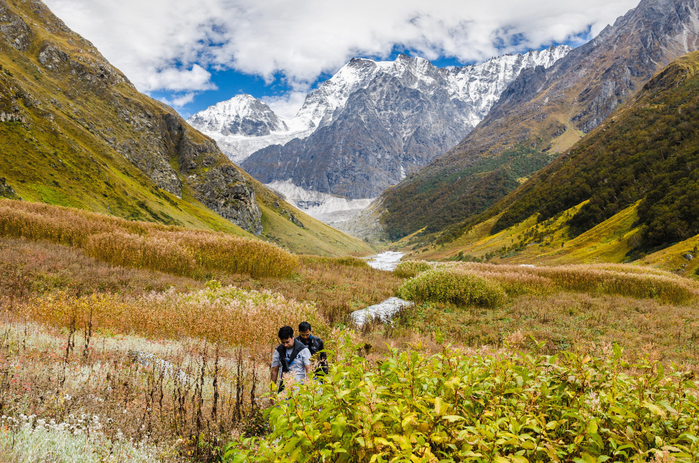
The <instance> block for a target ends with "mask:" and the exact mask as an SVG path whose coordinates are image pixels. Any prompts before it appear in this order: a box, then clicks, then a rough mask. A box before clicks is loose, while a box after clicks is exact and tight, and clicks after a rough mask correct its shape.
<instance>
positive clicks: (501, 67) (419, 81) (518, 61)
mask: <svg viewBox="0 0 699 463" xmlns="http://www.w3.org/2000/svg"><path fill="white" fill-rule="evenodd" d="M571 50H572V48H571V47H569V46H567V45H562V46H552V47H551V48H549V49H546V50H541V51H530V52H528V53H525V54H517V55H504V56H500V57H498V58H493V59H491V60H489V61H486V62H485V63H482V64H478V65H470V66H464V67H454V68H442V69H440V68H437V67H436V66H434V65H433V64H432V63H430V62H429V61H428V60H426V59H424V58H420V57H415V58H411V57H410V56H408V55H405V54H400V55H398V57H397V58H396V59H395V60H394V61H372V60H369V59H357V58H355V59H352V60H351V61H350V62H349V63H347V64H346V65H345V66H343V67H342V68H341V69H340V70H339V71H338V72H337V73H336V74H335V75H334V76H333V77H332V78H330V79H328V80H327V81H325V82H324V83H323V84H322V85H321V86H320V87H318V89H316V90H314V91H313V92H311V93H310V94H309V95H308V96H307V97H306V101H305V102H304V105H303V107H302V108H301V109H300V110H299V112H298V114H297V115H296V118H295V124H301V125H304V126H305V127H315V128H317V127H322V126H326V125H329V124H330V123H332V122H333V121H334V120H336V119H337V117H338V110H341V109H342V108H344V106H345V104H346V103H347V100H348V99H349V97H350V95H352V94H353V93H354V92H356V91H357V90H360V89H364V88H367V87H369V85H370V84H371V83H372V82H373V81H374V79H376V78H378V77H379V76H391V77H394V78H396V79H398V80H400V81H401V84H402V85H404V86H405V87H408V88H413V89H417V90H420V91H422V92H425V93H428V94H429V93H432V92H434V91H436V90H438V89H441V88H447V89H448V92H449V94H450V97H451V98H452V99H456V100H459V101H460V102H463V103H466V105H468V106H472V107H473V112H472V114H470V115H469V116H468V117H466V118H465V120H466V121H467V123H468V124H469V125H471V126H475V125H476V124H477V123H478V122H480V120H481V119H483V117H485V115H486V114H487V113H488V111H489V110H490V108H491V107H492V105H493V104H495V102H496V101H497V99H498V98H499V97H500V95H501V94H502V92H503V91H504V90H505V88H507V86H508V85H509V84H510V82H512V81H513V80H514V79H516V78H517V76H518V75H519V73H520V72H521V71H522V70H523V69H528V68H534V67H537V66H543V67H545V68H548V67H550V66H551V65H553V63H555V62H556V61H558V60H559V59H560V58H562V57H564V56H565V55H566V54H568V52H570V51H571ZM300 121H303V122H300Z"/></svg>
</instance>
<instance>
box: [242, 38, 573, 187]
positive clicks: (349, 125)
mask: <svg viewBox="0 0 699 463" xmlns="http://www.w3.org/2000/svg"><path fill="white" fill-rule="evenodd" d="M570 50H571V48H570V47H566V46H562V47H552V48H550V49H548V50H543V51H535V52H529V53H526V54H524V55H505V56H501V57H499V58H494V59H491V60H489V61H487V62H485V63H483V64H479V65H472V66H464V67H458V68H441V69H440V68H437V67H435V66H433V65H432V64H431V63H430V62H429V61H427V60H425V59H422V58H410V57H408V56H406V55H400V56H398V58H396V60H395V61H393V62H375V61H372V60H367V59H353V60H352V61H350V62H349V63H348V64H346V65H345V66H344V67H343V68H342V69H340V71H339V72H338V73H337V74H336V75H334V76H333V77H332V78H331V79H329V80H328V81H326V82H325V83H323V84H322V85H321V86H320V87H319V88H318V89H317V90H315V91H314V92H312V93H311V94H309V95H308V97H307V98H306V101H305V103H304V105H303V107H302V108H301V110H300V111H299V112H298V114H297V116H296V118H295V119H294V122H293V123H294V124H295V125H297V126H303V127H308V128H309V129H308V130H314V131H313V133H312V134H310V135H308V136H305V137H296V138H295V139H293V140H291V141H289V142H288V143H286V144H284V145H283V146H282V145H273V146H268V147H266V148H264V149H261V150H259V151H257V152H255V153H253V154H252V155H251V156H250V157H248V158H247V159H245V160H244V161H243V162H242V163H241V166H242V167H243V168H244V169H245V170H246V171H248V172H249V173H250V174H251V175H253V176H254V177H256V178H257V179H258V180H260V181H262V182H263V183H272V182H275V181H287V180H289V181H291V182H292V183H293V184H295V185H297V186H299V187H301V188H303V189H305V190H309V191H318V192H322V193H329V194H334V195H340V196H344V197H346V198H350V199H362V198H371V197H376V196H378V195H379V194H380V193H381V192H382V191H383V190H385V189H386V188H388V187H389V186H392V185H395V184H396V183H398V182H399V181H401V180H402V179H403V178H405V176H406V175H409V174H410V173H412V172H415V171H417V170H418V169H420V168H421V167H423V166H425V165H427V164H428V163H429V162H430V161H432V160H433V159H435V158H436V157H437V156H439V155H440V154H442V153H444V152H446V151H447V150H449V149H450V148H452V147H453V146H455V145H456V144H457V143H459V142H460V141H461V140H462V139H463V138H464V137H465V136H466V135H467V134H468V133H469V132H470V131H471V130H472V129H473V128H474V127H475V126H476V125H477V124H478V122H480V120H481V119H483V117H485V115H486V114H487V113H488V111H489V110H490V108H491V107H492V105H493V104H494V103H495V102H496V101H497V99H498V97H499V96H500V94H501V93H502V92H503V91H504V90H505V88H507V85H508V84H509V83H510V82H511V81H512V80H513V79H515V78H516V77H517V76H518V75H519V73H520V71H521V70H523V69H527V68H530V67H532V66H550V65H551V64H553V63H554V62H555V61H556V60H557V59H559V58H561V57H563V56H565V55H566V53H568V52H569V51H570ZM300 121H302V122H303V124H302V123H301V122H300ZM314 126H315V129H313V127H314Z"/></svg>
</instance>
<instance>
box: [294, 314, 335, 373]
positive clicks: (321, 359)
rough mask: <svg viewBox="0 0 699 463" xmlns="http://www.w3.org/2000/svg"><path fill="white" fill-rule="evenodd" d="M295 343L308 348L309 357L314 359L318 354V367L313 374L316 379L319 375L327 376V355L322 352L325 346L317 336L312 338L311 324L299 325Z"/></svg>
mask: <svg viewBox="0 0 699 463" xmlns="http://www.w3.org/2000/svg"><path fill="white" fill-rule="evenodd" d="M296 340H297V341H301V342H302V343H303V344H304V345H305V346H306V347H308V350H309V351H310V352H311V357H315V356H316V354H318V352H320V354H318V357H316V358H317V359H318V363H319V366H318V368H317V369H316V372H315V377H318V376H320V375H327V374H328V354H326V353H325V352H324V350H325V345H324V344H323V340H322V339H320V338H319V337H318V336H314V335H313V334H312V333H311V324H310V323H308V322H301V323H299V335H298V336H296Z"/></svg>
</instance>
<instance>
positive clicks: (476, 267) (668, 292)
mask: <svg viewBox="0 0 699 463" xmlns="http://www.w3.org/2000/svg"><path fill="white" fill-rule="evenodd" d="M440 268H445V269H451V270H452V271H462V272H465V274H468V275H477V276H480V277H482V278H487V279H489V280H492V281H496V282H498V283H500V284H501V285H502V286H503V287H504V288H505V289H506V290H507V292H508V293H509V294H512V295H517V294H547V293H550V292H552V291H580V292H591V293H602V294H616V295H620V296H629V297H636V298H653V299H658V300H660V301H663V302H668V303H673V304H682V303H687V302H689V301H691V300H694V299H696V298H697V297H699V284H698V283H696V282H694V281H692V280H689V279H686V278H683V277H680V276H677V275H674V274H672V273H670V272H664V271H662V270H658V269H648V268H644V267H637V266H630V265H623V264H616V265H615V264H600V265H594V264H586V265H562V266H556V267H523V266H515V265H494V264H476V263H448V264H441V265H440Z"/></svg>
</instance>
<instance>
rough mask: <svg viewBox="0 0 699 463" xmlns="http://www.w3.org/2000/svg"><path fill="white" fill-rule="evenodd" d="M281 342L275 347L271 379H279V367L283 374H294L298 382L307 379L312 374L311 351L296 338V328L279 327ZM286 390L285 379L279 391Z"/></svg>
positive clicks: (274, 380)
mask: <svg viewBox="0 0 699 463" xmlns="http://www.w3.org/2000/svg"><path fill="white" fill-rule="evenodd" d="M279 340H280V341H281V344H279V346H277V348H276V349H274V354H273V355H272V369H271V378H270V379H271V381H272V382H273V383H276V382H277V381H278V379H279V367H281V368H282V378H283V375H286V374H288V375H293V376H292V377H293V378H294V379H295V380H296V381H297V382H303V381H305V380H306V379H307V378H308V377H309V376H310V374H311V352H310V351H309V350H308V348H307V347H306V346H305V344H303V343H302V342H300V341H298V340H297V339H294V329H293V328H292V327H290V326H282V327H281V328H280V329H279ZM283 390H284V381H283V380H282V381H281V382H279V392H281V391H283Z"/></svg>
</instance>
